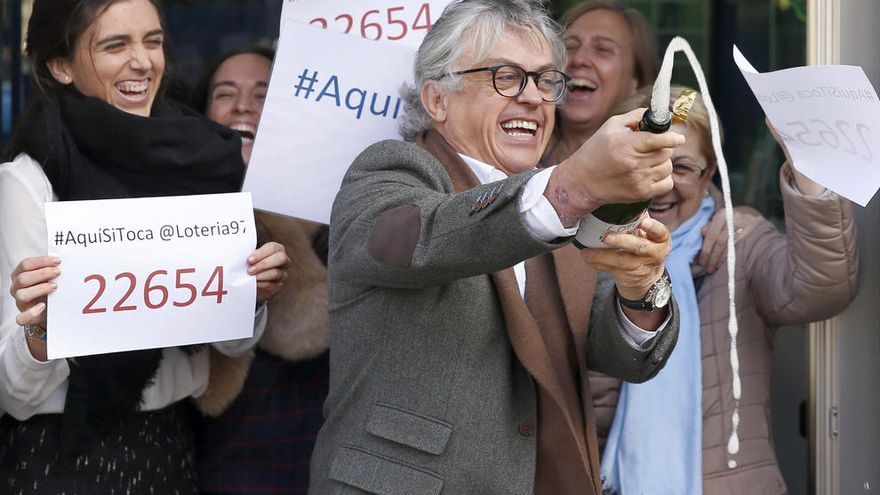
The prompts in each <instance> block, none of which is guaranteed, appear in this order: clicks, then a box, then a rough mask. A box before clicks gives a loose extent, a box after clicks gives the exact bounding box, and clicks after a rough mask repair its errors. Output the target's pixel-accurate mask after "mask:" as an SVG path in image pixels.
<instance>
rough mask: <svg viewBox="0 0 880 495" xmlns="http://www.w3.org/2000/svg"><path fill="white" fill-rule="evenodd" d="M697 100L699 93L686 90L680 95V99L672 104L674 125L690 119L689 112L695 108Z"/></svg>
mask: <svg viewBox="0 0 880 495" xmlns="http://www.w3.org/2000/svg"><path fill="white" fill-rule="evenodd" d="M696 99H697V92H696V91H692V90H690V89H686V90H684V91H682V92H681V94H680V95H678V98H676V99H675V101H674V102H673V103H672V123H673V124H681V123H683V122H684V121H685V120H687V118H688V112H690V110H691V107H692V106H694V101H695V100H696Z"/></svg>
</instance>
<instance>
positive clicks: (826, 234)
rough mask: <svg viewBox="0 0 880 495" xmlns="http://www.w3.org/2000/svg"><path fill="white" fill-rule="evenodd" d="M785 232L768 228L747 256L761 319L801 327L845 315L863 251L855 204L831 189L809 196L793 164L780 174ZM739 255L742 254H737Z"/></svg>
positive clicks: (759, 232) (760, 231)
mask: <svg viewBox="0 0 880 495" xmlns="http://www.w3.org/2000/svg"><path fill="white" fill-rule="evenodd" d="M779 182H780V187H781V189H782V199H783V202H784V205H785V226H786V233H785V234H781V233H779V232H778V231H776V230H775V229H772V228H771V227H769V225H767V226H765V227H764V228H760V227H759V228H758V229H756V230H755V231H754V232H753V233H752V235H753V236H757V237H756V239H754V242H749V245H750V246H751V248H750V249H748V251H746V252H745V253H744V255H745V256H746V260H745V265H741V266H746V267H748V268H747V270H748V273H747V274H746V275H747V276H748V277H749V288H750V289H751V290H752V291H753V292H754V300H755V302H756V304H757V306H758V311H759V312H760V313H761V316H762V317H763V318H764V319H765V320H766V321H767V322H768V323H770V324H773V325H792V324H802V323H808V322H811V321H818V320H821V319H824V318H829V317H831V316H833V315H835V314H837V313H839V312H841V311H843V310H844V309H845V308H846V306H847V305H848V304H849V302H850V301H851V300H852V299H853V297H855V295H856V291H857V289H858V266H859V260H858V251H857V243H856V226H855V219H854V217H853V212H852V204H851V203H850V202H849V201H848V200H846V199H844V198H842V197H840V196H838V195H837V194H835V193H833V192H831V191H826V192H825V193H824V194H822V195H819V196H804V195H803V194H801V193H800V192H798V191H797V190H796V189H795V188H794V186H793V185H792V184H793V175H792V170H791V168H790V165H788V164H787V163H786V164H785V165H783V167H782V170H781V171H780V180H779ZM737 254H739V253H737Z"/></svg>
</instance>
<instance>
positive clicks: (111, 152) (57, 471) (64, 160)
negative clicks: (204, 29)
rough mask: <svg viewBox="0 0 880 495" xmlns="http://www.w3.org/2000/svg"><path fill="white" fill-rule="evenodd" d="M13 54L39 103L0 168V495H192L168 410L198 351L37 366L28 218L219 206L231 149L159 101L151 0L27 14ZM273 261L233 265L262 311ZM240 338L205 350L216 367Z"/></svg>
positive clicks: (178, 413) (41, 268)
mask: <svg viewBox="0 0 880 495" xmlns="http://www.w3.org/2000/svg"><path fill="white" fill-rule="evenodd" d="M27 51H28V56H29V58H30V62H31V67H32V68H33V71H34V78H35V80H36V82H37V85H38V87H39V89H40V95H39V97H38V99H37V101H36V102H35V104H34V105H33V106H32V107H31V109H30V110H29V111H28V113H27V114H26V116H25V117H24V119H23V120H22V122H21V123H20V124H19V126H18V128H17V129H16V136H15V137H14V139H13V143H12V146H11V149H10V151H9V153H8V155H7V159H8V160H9V161H8V162H7V163H4V164H2V165H0V224H2V225H3V228H2V231H0V286H2V293H3V294H11V296H12V297H10V296H8V295H7V296H5V297H3V299H2V304H0V412H3V413H5V414H4V415H3V417H2V419H0V472H3V473H4V475H5V476H4V478H5V479H4V480H2V481H0V483H3V484H4V485H0V486H3V489H2V490H0V491H2V492H3V493H62V492H64V493H68V494H91V493H135V494H137V493H168V494H172V493H181V494H183V493H193V494H194V493H197V490H196V484H195V474H194V473H195V471H194V467H193V454H192V434H191V432H190V431H189V430H188V428H187V426H186V425H187V423H186V417H185V414H184V413H183V410H182V409H183V406H182V405H181V404H182V402H181V401H182V400H183V399H186V398H188V397H194V396H199V395H200V394H202V393H203V392H204V390H205V388H206V386H207V381H208V371H209V370H208V368H209V361H208V352H207V350H206V349H204V348H200V347H198V346H196V347H192V348H168V349H156V350H147V351H137V352H126V353H115V354H107V355H101V356H89V357H79V358H76V359H75V360H69V361H68V360H64V359H54V360H49V359H47V356H46V341H45V338H46V334H47V332H48V333H51V332H52V329H51V328H49V329H46V312H47V302H46V296H47V295H48V294H49V293H51V292H52V291H54V290H55V289H56V287H57V285H56V283H55V282H54V281H53V279H54V278H55V277H57V276H58V274H60V271H61V270H62V269H63V265H61V264H60V260H58V259H55V258H51V257H48V256H46V252H47V246H46V227H45V216H44V212H43V203H44V202H46V201H67V200H80V199H106V198H128V197H148V196H169V195H182V194H207V193H220V192H233V191H236V190H238V188H239V187H240V184H241V179H242V172H243V166H242V161H241V145H240V139H239V137H238V135H237V134H235V133H234V132H232V131H230V130H229V129H227V128H225V127H222V126H219V125H216V124H214V123H212V122H210V121H208V120H206V119H203V118H201V117H199V116H197V115H196V114H195V113H194V112H190V111H187V110H183V107H181V106H179V105H176V104H173V103H171V102H169V101H167V100H165V99H164V98H163V97H162V95H161V91H160V87H161V84H162V78H163V75H164V72H165V54H164V31H163V27H162V21H161V17H160V13H159V8H158V0H36V1H35V2H34V4H33V13H32V16H31V19H30V22H29V25H28V32H27ZM288 262H289V260H288V258H287V255H286V254H285V252H284V249H283V247H281V246H280V245H278V244H276V243H269V244H266V245H264V246H262V247H260V248H259V249H257V250H256V251H255V252H254V253H253V254H252V255H251V256H249V258H248V264H249V268H248V271H249V273H251V274H253V275H254V276H255V277H256V279H257V298H258V300H260V301H265V300H266V299H268V298H269V297H271V296H272V295H274V294H275V293H277V292H278V291H279V290H280V289H281V287H282V284H283V282H284V278H285V276H286V267H287V264H288ZM265 319H266V311H265V310H264V309H259V310H258V311H257V312H256V315H255V331H254V337H253V338H252V339H244V340H239V341H230V342H221V343H216V344H212V346H213V347H214V348H215V349H217V350H219V351H220V352H222V353H224V354H227V355H240V354H243V353H246V352H249V350H250V348H251V347H252V346H253V345H254V343H255V342H256V340H257V339H258V338H259V336H260V335H261V333H262V329H263V327H264V325H265Z"/></svg>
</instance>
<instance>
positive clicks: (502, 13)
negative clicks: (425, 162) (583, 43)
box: [400, 0, 565, 141]
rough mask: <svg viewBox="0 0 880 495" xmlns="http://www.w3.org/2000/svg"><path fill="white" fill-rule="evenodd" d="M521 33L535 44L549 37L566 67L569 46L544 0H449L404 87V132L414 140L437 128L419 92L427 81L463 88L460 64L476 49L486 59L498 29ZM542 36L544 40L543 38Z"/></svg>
mask: <svg viewBox="0 0 880 495" xmlns="http://www.w3.org/2000/svg"><path fill="white" fill-rule="evenodd" d="M505 30H513V31H518V32H519V33H521V34H524V35H525V36H526V37H531V38H532V39H533V40H535V41H536V42H540V41H543V40H546V42H547V45H549V46H550V49H551V51H552V53H553V63H554V64H555V65H556V68H557V69H559V70H562V69H564V67H565V45H563V43H562V39H561V37H560V28H559V25H558V24H556V22H555V21H553V19H551V18H550V16H549V15H548V13H547V10H546V7H545V2H544V1H542V0H458V1H455V2H452V3H451V4H449V5H448V6H447V7H446V8H445V9H444V10H443V14H442V15H441V16H440V18H439V19H437V22H436V24H434V25H433V26H432V27H431V30H430V31H429V32H428V34H427V35H426V36H425V39H424V40H423V41H422V45H421V46H420V47H419V51H418V53H417V54H416V58H415V62H414V63H413V76H414V80H415V85H414V86H409V85H404V86H403V88H401V91H400V94H401V98H402V99H403V102H404V109H405V111H404V114H403V116H402V117H401V121H400V134H401V136H403V138H404V139H406V140H408V141H412V140H414V139H415V137H416V136H417V135H419V134H421V133H422V132H424V131H426V130H428V129H430V128H431V127H432V126H433V121H432V120H431V117H430V116H429V115H428V113H427V112H426V111H425V108H424V107H423V106H422V102H421V98H420V93H421V88H422V86H423V85H425V84H434V85H437V87H439V88H440V89H441V90H442V91H446V92H452V91H456V90H458V89H460V88H461V81H460V78H459V77H458V76H455V75H453V72H455V71H457V70H462V69H464V68H463V67H457V66H456V64H457V63H458V62H459V60H461V57H462V56H463V55H464V54H465V53H468V52H469V51H472V53H473V55H474V60H475V61H480V60H485V59H486V58H487V57H488V56H489V54H490V53H492V51H493V50H494V49H495V44H496V43H497V42H498V40H499V35H500V33H503V32H504V31H505ZM541 38H543V40H541Z"/></svg>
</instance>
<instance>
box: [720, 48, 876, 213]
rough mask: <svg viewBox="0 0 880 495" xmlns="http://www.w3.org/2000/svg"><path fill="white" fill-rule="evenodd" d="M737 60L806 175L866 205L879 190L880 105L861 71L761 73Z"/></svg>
mask: <svg viewBox="0 0 880 495" xmlns="http://www.w3.org/2000/svg"><path fill="white" fill-rule="evenodd" d="M733 59H734V61H735V62H736V64H737V66H738V67H739V69H740V72H742V74H743V77H745V79H746V82H747V83H748V84H749V87H750V88H751V90H752V92H753V93H754V94H755V97H756V98H757V99H758V103H760V104H761V108H763V109H764V113H766V114H767V119H768V120H769V121H770V124H771V125H773V127H774V128H775V129H776V131H777V132H778V133H779V136H780V137H781V138H782V140H783V141H784V142H785V146H786V148H788V152H789V154H790V155H791V158H792V161H793V162H794V163H793V164H792V165H793V166H794V167H795V168H796V169H797V170H798V171H799V172H801V173H802V174H804V175H806V176H807V177H809V178H810V179H813V180H814V181H816V182H818V183H819V184H822V185H823V186H825V187H827V188H828V189H831V190H832V191H834V192H836V193H837V194H840V195H841V196H844V197H846V198H848V199H850V200H852V201H854V202H855V203H858V204H859V205H861V206H865V205H867V204H868V202H869V201H870V200H871V198H872V197H873V196H874V194H875V193H876V192H877V189H878V188H880V101H878V99H877V92H876V91H875V90H874V87H873V86H871V83H870V81H868V78H867V77H866V76H865V72H864V71H863V70H862V68H861V67H856V66H850V65H817V66H810V67H795V68H793V69H785V70H779V71H775V72H768V73H764V74H761V73H758V71H756V70H755V68H754V67H752V65H751V64H750V63H749V62H748V60H746V58H745V57H744V56H743V54H742V53H741V52H740V51H739V49H738V48H737V47H736V46H734V47H733Z"/></svg>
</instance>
